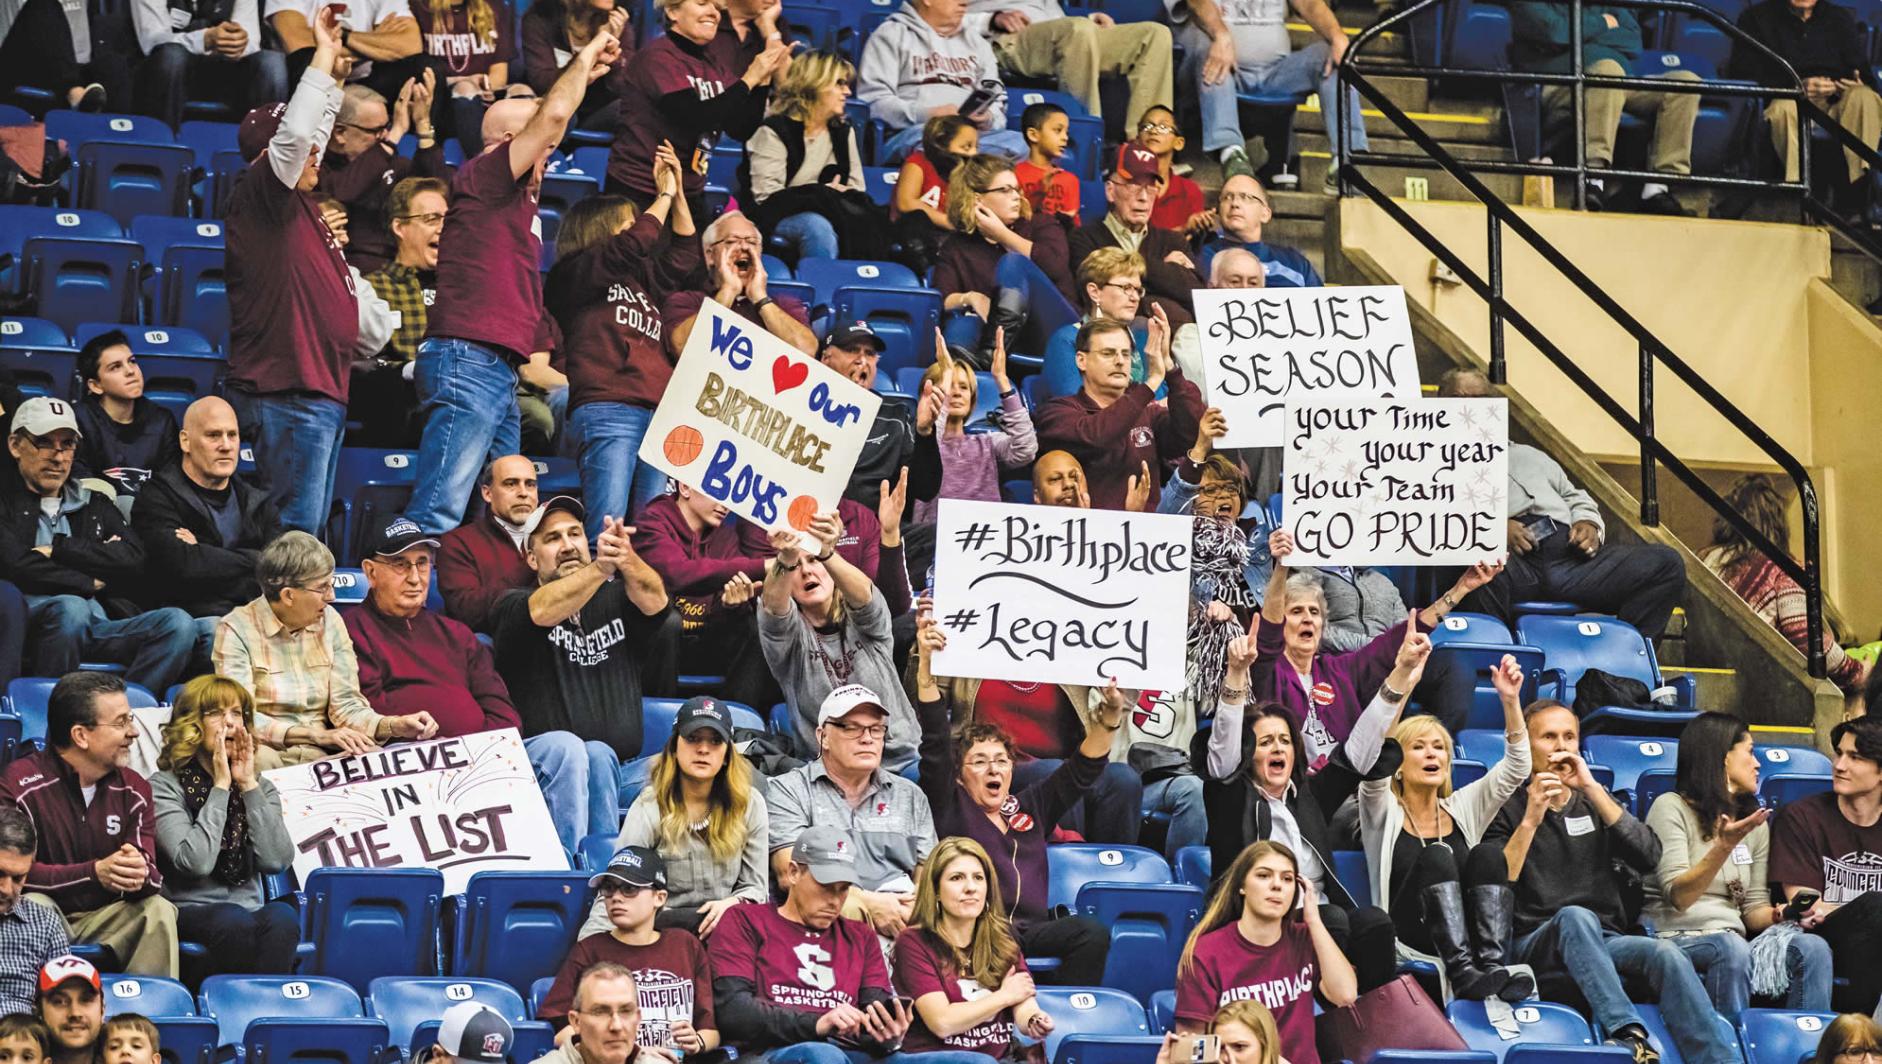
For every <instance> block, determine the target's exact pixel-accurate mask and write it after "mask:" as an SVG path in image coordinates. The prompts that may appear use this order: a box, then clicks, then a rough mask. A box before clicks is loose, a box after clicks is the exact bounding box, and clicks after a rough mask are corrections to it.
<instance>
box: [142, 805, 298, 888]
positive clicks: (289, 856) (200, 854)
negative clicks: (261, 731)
mask: <svg viewBox="0 0 1882 1064" xmlns="http://www.w3.org/2000/svg"><path fill="white" fill-rule="evenodd" d="M259 783H260V786H258V787H256V788H255V789H254V790H252V791H245V792H243V794H242V796H241V801H242V803H243V804H244V805H245V806H247V807H248V845H249V848H250V849H252V850H254V851H255V871H256V873H257V874H256V875H254V876H252V877H250V878H249V879H248V880H246V881H245V882H243V883H241V884H239V885H237V886H233V887H232V886H229V885H228V884H226V883H222V882H219V881H217V880H214V879H211V878H210V873H212V872H214V871H215V869H216V858H217V857H218V856H219V855H220V854H221V853H222V830H223V827H224V826H225V825H226V824H227V823H228V822H229V821H228V817H229V801H230V799H231V796H230V794H229V792H228V791H227V790H226V789H222V788H217V789H216V790H213V791H210V792H209V799H208V800H207V801H205V802H204V803H203V807H202V808H201V809H198V810H197V811H196V816H195V818H194V819H191V817H190V815H189V812H188V810H187V809H186V808H185V807H184V805H183V785H182V784H180V783H178V782H177V778H176V773H174V772H170V771H167V770H166V771H163V772H159V773H157V774H156V775H155V776H152V777H150V797H151V800H152V802H153V803H154V804H155V805H156V807H157V859H158V860H159V861H161V862H162V863H163V864H164V865H165V866H166V867H165V868H164V884H163V896H164V897H166V898H169V899H170V900H171V901H173V902H175V903H177V904H178V905H189V904H202V905H207V904H210V903H212V902H223V901H226V902H234V903H235V904H237V905H240V906H241V907H243V908H244V909H259V908H261V906H262V903H263V902H264V901H266V900H267V899H265V898H263V897H262V883H261V877H262V876H263V875H267V874H269V873H272V872H280V871H283V870H284V869H286V868H287V867H288V866H289V865H291V864H293V863H294V840H293V839H291V838H289V837H288V826H287V823H286V822H285V821H283V820H282V819H281V794H280V792H278V791H276V790H275V789H274V784H272V783H269V782H268V781H267V780H265V779H264V780H260V781H259Z"/></svg>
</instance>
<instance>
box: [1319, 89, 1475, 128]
mask: <svg viewBox="0 0 1882 1064" xmlns="http://www.w3.org/2000/svg"><path fill="white" fill-rule="evenodd" d="M1299 109H1300V110H1302V111H1312V112H1314V113H1315V114H1318V113H1319V111H1320V98H1319V97H1318V96H1309V97H1308V98H1307V102H1306V103H1303V104H1301V105H1300V108H1299ZM1359 113H1360V114H1361V115H1363V116H1365V117H1366V118H1384V117H1385V114H1384V113H1383V112H1381V111H1375V110H1373V109H1372V108H1370V107H1362V108H1360V109H1359ZM1405 117H1406V118H1409V119H1411V120H1412V121H1414V122H1455V123H1456V124H1458V125H1460V126H1487V125H1489V124H1490V119H1489V118H1488V117H1486V116H1484V115H1456V114H1446V113H1444V112H1441V111H1407V112H1405Z"/></svg>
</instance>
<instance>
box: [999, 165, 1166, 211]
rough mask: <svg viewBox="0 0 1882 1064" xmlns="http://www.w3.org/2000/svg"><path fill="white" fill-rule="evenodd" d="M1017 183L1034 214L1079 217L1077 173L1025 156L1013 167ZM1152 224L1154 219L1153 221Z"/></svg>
mask: <svg viewBox="0 0 1882 1064" xmlns="http://www.w3.org/2000/svg"><path fill="white" fill-rule="evenodd" d="M1013 173H1015V174H1017V175H1018V176H1019V187H1020V189H1021V191H1023V192H1025V193H1026V199H1027V200H1028V201H1029V202H1030V203H1031V204H1032V209H1033V213H1034V214H1069V215H1071V216H1072V217H1073V218H1077V217H1078V205H1079V204H1078V176H1077V175H1076V174H1073V173H1072V172H1071V171H1070V170H1060V169H1058V168H1057V167H1053V168H1052V169H1049V170H1048V169H1046V168H1045V167H1043V166H1039V165H1037V164H1035V163H1034V162H1033V161H1032V160H1031V159H1028V160H1026V161H1024V162H1022V163H1020V164H1019V165H1018V166H1015V167H1013ZM1152 224H1155V223H1152Z"/></svg>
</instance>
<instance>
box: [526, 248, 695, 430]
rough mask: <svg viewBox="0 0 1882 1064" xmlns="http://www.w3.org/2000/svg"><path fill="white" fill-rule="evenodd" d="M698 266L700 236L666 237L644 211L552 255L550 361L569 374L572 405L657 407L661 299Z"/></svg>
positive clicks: (667, 373) (546, 291) (664, 373)
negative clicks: (554, 332)
mask: <svg viewBox="0 0 1882 1064" xmlns="http://www.w3.org/2000/svg"><path fill="white" fill-rule="evenodd" d="M698 265H699V240H698V239H697V238H696V237H675V236H673V235H671V232H670V231H669V230H668V229H667V227H666V226H664V225H661V224H660V220H659V219H658V218H655V217H654V216H652V215H650V214H643V215H641V216H640V217H639V218H637V219H635V221H634V224H633V225H632V226H629V227H628V229H627V231H626V232H623V233H616V234H615V235H613V236H611V237H609V238H608V239H606V240H604V241H602V242H601V243H599V244H596V245H594V246H593V247H589V248H586V249H584V250H582V251H580V252H578V253H576V254H574V255H568V256H565V257H563V258H561V259H559V260H557V262H556V264H555V268H554V269H552V270H550V271H549V279H548V280H547V281H546V282H544V284H543V295H544V298H545V299H546V300H547V301H548V306H549V313H550V314H551V315H552V316H553V317H554V318H555V319H556V321H557V322H558V323H559V324H560V325H561V326H562V347H561V350H560V351H559V352H558V357H557V359H556V362H557V363H558V364H559V365H560V366H561V368H562V372H564V373H566V374H568V378H569V409H570V410H574V409H575V408H577V407H579V406H581V405H582V404H584V403H627V404H629V405H631V406H643V407H647V408H649V409H651V408H653V407H656V406H659V405H660V397H661V396H662V395H663V394H665V392H666V390H667V381H668V380H669V379H671V378H672V376H673V359H672V357H671V356H669V355H668V354H667V346H666V326H665V319H664V318H662V317H661V314H660V302H661V300H662V299H663V298H664V297H665V296H666V293H667V292H669V291H671V290H672V289H674V288H675V287H677V286H679V285H680V284H681V283H682V282H683V281H684V279H685V277H686V275H687V274H688V273H690V272H691V271H692V270H694V269H695V268H697V267H698Z"/></svg>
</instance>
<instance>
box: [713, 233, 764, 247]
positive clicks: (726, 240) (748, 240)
mask: <svg viewBox="0 0 1882 1064" xmlns="http://www.w3.org/2000/svg"><path fill="white" fill-rule="evenodd" d="M759 243H760V241H759V239H758V238H757V237H755V236H728V237H721V238H719V239H718V240H716V241H714V242H713V245H712V246H713V247H715V248H716V247H718V246H719V245H720V244H745V245H748V246H750V247H757V246H758V245H759Z"/></svg>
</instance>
